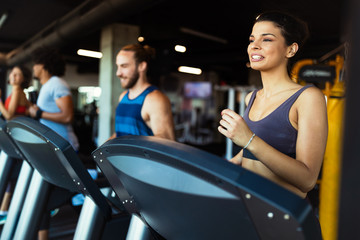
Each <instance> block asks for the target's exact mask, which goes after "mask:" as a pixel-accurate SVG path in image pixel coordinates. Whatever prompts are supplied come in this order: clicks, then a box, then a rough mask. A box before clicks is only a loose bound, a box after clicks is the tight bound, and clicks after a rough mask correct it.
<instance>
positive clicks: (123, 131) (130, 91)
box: [110, 44, 175, 140]
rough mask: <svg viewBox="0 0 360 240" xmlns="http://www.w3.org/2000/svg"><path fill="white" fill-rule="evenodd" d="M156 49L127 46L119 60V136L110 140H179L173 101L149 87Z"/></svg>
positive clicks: (116, 118)
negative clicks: (129, 137) (140, 137)
mask: <svg viewBox="0 0 360 240" xmlns="http://www.w3.org/2000/svg"><path fill="white" fill-rule="evenodd" d="M154 57H155V49H153V48H151V47H149V46H147V45H146V46H142V45H141V44H131V45H127V46H124V47H123V48H122V49H121V50H120V51H119V53H118V55H117V57H116V65H117V72H116V75H117V76H118V77H119V79H120V83H121V86H122V87H123V88H124V89H126V91H123V92H122V93H121V94H120V97H119V104H118V106H117V108H116V116H115V133H114V134H113V135H112V136H111V137H110V139H112V138H115V137H119V136H123V135H144V136H156V137H162V138H166V139H170V140H175V133H174V122H173V116H172V111H171V104H170V100H169V99H168V97H167V96H166V95H164V94H163V93H162V92H161V91H160V90H159V89H157V88H156V87H155V86H153V85H151V84H150V83H149V79H148V76H147V72H148V69H149V65H150V62H151V60H152V59H153V58H154Z"/></svg>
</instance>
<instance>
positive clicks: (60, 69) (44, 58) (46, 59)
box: [32, 47, 65, 77]
mask: <svg viewBox="0 0 360 240" xmlns="http://www.w3.org/2000/svg"><path fill="white" fill-rule="evenodd" d="M32 61H33V63H34V64H43V65H44V69H45V70H47V71H48V72H49V73H50V74H51V75H52V76H59V77H61V76H63V75H64V74H65V60H64V59H63V57H62V55H61V54H60V52H59V50H57V49H55V48H50V47H40V48H38V49H36V50H35V51H34V52H33V53H32Z"/></svg>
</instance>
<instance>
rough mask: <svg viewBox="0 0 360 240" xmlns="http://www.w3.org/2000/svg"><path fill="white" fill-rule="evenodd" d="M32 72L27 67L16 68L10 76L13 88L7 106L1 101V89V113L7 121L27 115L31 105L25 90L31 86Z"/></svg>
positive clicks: (6, 102) (7, 99)
mask: <svg viewBox="0 0 360 240" xmlns="http://www.w3.org/2000/svg"><path fill="white" fill-rule="evenodd" d="M31 75H32V73H31V71H30V70H29V69H28V68H26V67H25V66H21V65H17V66H14V67H13V68H12V70H11V72H10V74H9V84H10V85H11V87H12V90H11V94H10V95H9V96H8V97H7V98H6V101H5V104H4V103H3V102H2V100H1V89H0V112H1V114H2V116H3V117H4V118H5V119H6V120H10V119H12V118H14V117H16V116H19V115H27V114H28V108H29V107H30V105H31V103H30V102H29V100H28V99H27V98H26V95H25V92H24V89H26V88H28V87H29V86H30V82H31V79H32V78H31Z"/></svg>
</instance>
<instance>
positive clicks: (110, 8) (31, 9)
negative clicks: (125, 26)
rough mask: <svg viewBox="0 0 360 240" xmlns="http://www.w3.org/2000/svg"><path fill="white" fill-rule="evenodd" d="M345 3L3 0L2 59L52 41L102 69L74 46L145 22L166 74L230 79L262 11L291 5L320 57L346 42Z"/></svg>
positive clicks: (308, 51) (95, 46)
mask: <svg viewBox="0 0 360 240" xmlns="http://www.w3.org/2000/svg"><path fill="white" fill-rule="evenodd" d="M345 3H346V1H343V0H315V1H314V0H298V1H289V0H253V1H247V2H244V1H239V0H222V1H206V0H198V1H194V0H192V1H190V0H182V1H175V0H152V1H151V0H103V1H100V0H90V1H80V0H50V1H49V0H31V1H27V0H17V1H14V0H1V1H0V14H1V15H2V14H4V13H5V14H6V15H7V19H6V20H5V21H4V24H3V26H2V27H1V28H0V59H1V62H2V63H3V64H7V65H11V64H14V63H16V62H17V61H27V60H28V59H29V55H30V53H31V50H33V48H34V47H35V46H36V45H37V44H44V45H54V46H58V47H60V48H61V49H62V52H63V53H64V55H65V56H66V59H67V60H68V61H69V62H72V63H76V64H77V65H78V66H79V67H78V69H79V72H97V71H98V60H96V59H90V58H85V57H79V56H77V55H76V50H77V49H78V48H86V49H90V50H99V36H100V29H101V27H102V26H105V25H107V24H110V23H114V22H120V23H130V24H136V25H139V26H140V27H141V34H142V35H143V36H144V37H145V43H147V44H149V45H151V46H153V47H155V48H156V50H157V59H158V66H159V68H158V69H159V70H160V71H161V73H167V72H169V71H172V70H173V69H175V67H176V66H178V65H179V64H187V65H190V66H198V67H202V68H203V69H205V70H207V69H209V70H214V71H217V72H218V73H219V74H220V75H221V76H223V78H225V79H234V80H236V79H237V80H238V79H239V78H242V76H241V73H242V72H245V71H242V70H246V66H245V65H246V62H247V54H246V47H247V44H248V36H249V34H250V31H251V24H252V21H253V19H254V17H255V16H256V15H257V14H258V13H260V12H262V11H265V10H274V9H276V10H286V11H288V12H290V13H293V14H296V15H297V16H299V17H301V18H302V19H304V20H305V21H307V22H308V24H309V28H310V32H311V37H310V39H309V41H308V43H307V45H306V46H305V48H304V51H303V53H302V54H303V55H302V57H303V58H313V59H318V58H320V57H322V56H323V55H325V54H326V53H328V52H330V51H332V50H333V49H335V48H337V47H338V46H340V45H341V44H342V43H343V42H344V38H345V34H344V32H345V29H344V26H346V17H344V16H346V14H344V12H346V9H347V8H346V6H345ZM1 15H0V17H1ZM89 16H90V17H89ZM86 19H88V20H86ZM0 21H1V20H0ZM76 25H78V26H76ZM194 32H195V33H197V34H194ZM45 40H46V41H45ZM177 43H179V44H183V45H185V46H187V49H188V51H187V52H186V53H184V54H179V53H175V52H174V51H173V46H174V45H175V44H177ZM21 56H23V57H21ZM239 74H240V76H239Z"/></svg>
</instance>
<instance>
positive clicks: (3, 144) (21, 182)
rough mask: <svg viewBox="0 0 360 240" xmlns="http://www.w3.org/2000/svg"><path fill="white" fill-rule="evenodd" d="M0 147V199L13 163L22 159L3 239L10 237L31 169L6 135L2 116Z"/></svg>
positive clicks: (0, 122) (0, 119) (19, 210)
mask: <svg viewBox="0 0 360 240" xmlns="http://www.w3.org/2000/svg"><path fill="white" fill-rule="evenodd" d="M0 149H1V156H0V199H3V197H4V193H5V191H6V187H7V184H8V182H9V180H10V177H11V174H12V170H13V168H14V165H15V164H21V163H19V161H22V164H21V169H20V173H19V177H18V179H17V182H16V187H15V189H14V192H13V194H12V199H11V203H10V206H9V209H8V215H7V219H6V222H5V225H4V227H3V229H2V232H1V239H2V240H3V239H12V235H13V233H14V231H15V228H16V225H17V221H18V218H19V216H20V212H21V209H22V206H23V203H24V200H25V195H26V191H27V189H28V187H29V183H30V179H31V176H32V173H33V169H32V168H31V166H30V165H29V163H28V162H27V161H23V159H24V156H23V155H22V154H21V152H20V150H19V149H18V148H17V146H16V145H15V143H14V142H13V140H12V139H11V137H10V136H9V135H8V133H7V127H6V121H4V120H3V119H2V118H0Z"/></svg>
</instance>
